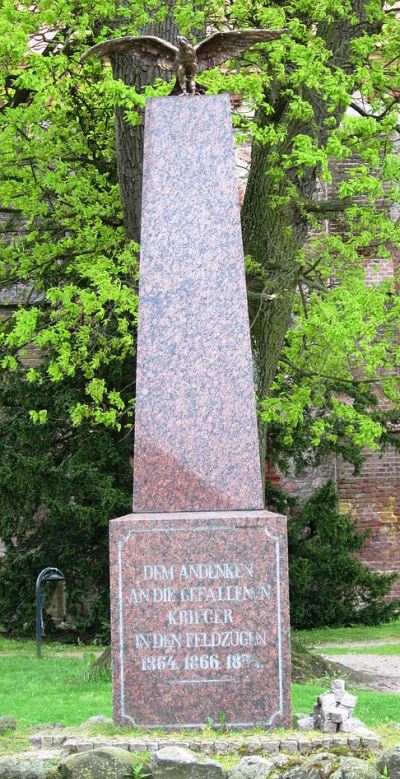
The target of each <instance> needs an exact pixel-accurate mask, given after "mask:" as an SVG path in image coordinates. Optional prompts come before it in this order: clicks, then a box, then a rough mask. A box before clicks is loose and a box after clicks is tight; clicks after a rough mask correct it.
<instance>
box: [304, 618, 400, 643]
mask: <svg viewBox="0 0 400 779" xmlns="http://www.w3.org/2000/svg"><path fill="white" fill-rule="evenodd" d="M295 635H296V636H297V637H298V638H300V639H301V641H304V643H305V644H310V645H316V644H333V643H335V642H337V643H340V644H345V643H350V642H351V641H387V643H390V639H396V640H398V641H400V620H397V621H395V622H388V623H386V624H384V625H373V626H370V625H356V626H354V627H350V628H314V629H313V630H298V631H295Z"/></svg>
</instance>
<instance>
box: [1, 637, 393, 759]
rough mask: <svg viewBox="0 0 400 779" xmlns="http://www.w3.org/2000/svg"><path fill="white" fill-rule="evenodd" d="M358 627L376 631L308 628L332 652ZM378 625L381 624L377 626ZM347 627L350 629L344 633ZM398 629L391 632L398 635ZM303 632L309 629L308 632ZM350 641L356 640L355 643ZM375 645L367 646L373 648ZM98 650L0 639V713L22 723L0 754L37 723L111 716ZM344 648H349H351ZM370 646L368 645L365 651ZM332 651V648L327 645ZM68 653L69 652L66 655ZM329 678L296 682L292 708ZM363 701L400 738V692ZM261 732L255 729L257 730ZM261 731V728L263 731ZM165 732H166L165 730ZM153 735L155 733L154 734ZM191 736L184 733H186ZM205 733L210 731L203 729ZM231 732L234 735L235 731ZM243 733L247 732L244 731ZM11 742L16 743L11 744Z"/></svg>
mask: <svg viewBox="0 0 400 779" xmlns="http://www.w3.org/2000/svg"><path fill="white" fill-rule="evenodd" d="M354 630H355V631H357V633H356V636H355V637H354V639H355V640H370V636H371V630H372V629H370V628H367V629H365V628H364V629H363V630H364V631H365V630H367V637H366V636H365V632H364V634H363V636H362V637H360V633H359V628H355V629H353V628H344V629H340V630H335V631H333V630H329V632H328V633H327V631H326V630H323V631H318V632H317V631H311V632H310V631H307V635H308V640H310V633H311V634H312V641H313V642H316V634H317V635H318V636H319V640H321V641H326V637H327V634H328V635H329V638H330V641H332V642H333V644H332V647H331V646H330V647H329V652H330V651H331V649H332V654H333V653H334V652H336V653H337V654H339V653H342V650H341V648H339V647H335V646H334V642H335V640H337V641H341V642H342V641H343V640H344V637H345V635H347V636H349V631H354ZM374 630H376V629H374ZM378 630H379V638H381V639H382V637H383V634H385V633H386V630H390V631H393V632H394V636H396V637H397V635H399V634H398V633H397V634H396V630H398V623H391V624H390V625H386V626H381V627H380V628H378ZM344 631H346V633H345V634H344ZM393 632H392V635H391V636H390V637H392V638H393ZM303 636H304V632H303ZM350 646H351V645H350ZM390 647H391V648H392V650H393V654H399V653H400V652H399V650H400V647H399V646H396V645H393V644H390V643H388V644H385V645H383V646H382V647H379V650H384V651H383V653H384V654H388V653H389V650H388V648H390ZM371 649H374V647H368V648H367V651H368V652H370V651H371ZM359 650H361V651H362V648H358V647H356V648H353V649H352V650H351V651H359ZM94 651H99V648H98V647H87V648H83V647H82V646H75V647H74V646H70V645H61V644H48V645H45V646H44V648H43V658H42V659H40V660H39V659H37V658H36V656H35V644H34V642H33V641H13V640H8V639H5V638H0V680H1V681H0V686H1V694H0V716H1V715H9V716H14V717H15V718H16V720H17V723H18V731H17V732H16V733H9V734H3V735H1V736H0V754H1V753H4V752H7V751H18V750H21V749H26V748H27V747H28V742H27V736H28V733H29V732H30V731H31V730H32V728H33V729H34V727H35V726H37V725H43V724H50V723H59V724H62V725H66V726H76V725H79V724H81V723H82V722H83V721H84V720H86V719H88V718H89V717H90V716H92V715H95V714H104V715H105V716H111V712H112V707H111V683H110V681H108V680H107V679H102V678H100V679H97V680H94V681H93V680H90V681H89V680H88V679H87V670H88V666H89V663H90V660H91V659H92V657H93V652H94ZM343 651H349V650H348V649H346V650H343ZM364 651H365V650H364ZM326 652H327V653H328V650H326ZM65 653H68V654H67V655H66V654H65ZM328 686H329V682H328V681H327V682H326V683H324V682H316V683H311V684H294V685H293V712H294V713H300V712H304V713H308V712H310V711H311V709H312V707H313V704H314V703H315V700H316V697H317V696H318V695H319V694H320V693H321V692H324V691H325V690H326V689H327V688H328ZM356 695H357V696H358V704H357V708H356V712H355V714H356V716H357V717H358V718H359V719H361V720H363V721H364V722H365V723H366V725H368V726H370V727H372V728H374V729H377V730H378V732H379V733H381V735H382V736H383V737H384V740H385V743H388V742H390V739H397V742H398V741H399V740H400V732H399V731H398V730H397V732H396V729H395V728H393V726H390V725H389V723H396V722H397V723H399V722H400V695H396V694H389V693H378V692H369V691H361V690H357V691H356ZM92 732H93V733H96V732H97V733H99V734H100V733H104V735H105V734H106V733H107V734H109V735H113V734H117V733H121V732H122V733H126V732H127V731H126V730H124V729H122V730H121V729H120V728H117V727H115V726H113V725H107V726H104V725H103V726H101V725H98V726H96V727H95V728H94V729H92ZM129 732H130V733H131V734H132V735H133V734H135V733H136V735H142V734H143V731H140V730H136V731H133V730H132V731H131V730H130V731H129ZM256 732H257V731H252V733H253V734H255V733H256ZM258 732H261V731H258ZM160 733H162V731H160ZM154 735H156V734H155V733H154ZM184 735H185V736H187V735H188V733H187V732H186V733H185V734H184V733H183V732H182V736H184ZM202 735H203V736H204V737H206V736H207V735H210V734H208V732H207V730H203V731H202ZM230 735H231V736H233V735H234V734H233V733H231V734H230ZM243 735H244V734H243ZM211 737H212V738H214V739H217V738H219V737H222V738H226V737H227V734H224V733H222V734H219V733H218V732H216V731H214V730H213V731H212V733H211ZM11 745H12V746H11Z"/></svg>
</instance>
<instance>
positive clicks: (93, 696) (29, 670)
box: [0, 650, 111, 726]
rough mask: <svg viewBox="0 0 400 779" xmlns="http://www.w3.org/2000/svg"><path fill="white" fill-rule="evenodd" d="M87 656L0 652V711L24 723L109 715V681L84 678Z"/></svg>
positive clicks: (66, 721) (69, 721) (64, 721)
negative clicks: (41, 655)
mask: <svg viewBox="0 0 400 779" xmlns="http://www.w3.org/2000/svg"><path fill="white" fill-rule="evenodd" d="M88 661H89V656H87V657H85V656H82V650H81V652H80V654H79V653H77V656H76V657H63V656H60V655H58V654H57V653H54V655H53V654H52V655H50V654H47V655H45V656H44V657H43V658H42V659H41V660H38V659H37V658H36V657H35V656H32V655H22V654H21V653H17V654H15V655H14V656H10V655H4V654H3V655H1V654H0V679H1V696H0V715H4V714H7V715H10V716H13V717H15V718H16V720H17V722H18V725H22V726H27V725H33V724H40V723H51V722H57V723H60V724H63V725H79V724H80V723H81V722H83V721H84V720H86V719H88V718H89V717H91V716H92V715H93V714H104V715H105V716H111V683H110V682H109V681H105V680H101V679H99V680H98V681H96V682H91V681H90V682H89V681H86V680H85V671H86V670H87V667H88Z"/></svg>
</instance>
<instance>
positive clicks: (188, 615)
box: [110, 511, 290, 727]
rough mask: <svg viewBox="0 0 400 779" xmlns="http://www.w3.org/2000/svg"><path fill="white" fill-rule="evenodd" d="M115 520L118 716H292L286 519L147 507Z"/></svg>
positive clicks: (193, 722)
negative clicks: (151, 510)
mask: <svg viewBox="0 0 400 779" xmlns="http://www.w3.org/2000/svg"><path fill="white" fill-rule="evenodd" d="M110 528H111V530H110V533H111V538H110V548H111V620H112V642H113V645H112V658H113V694H114V719H115V720H116V721H117V722H118V723H120V724H130V725H137V726H140V727H157V726H164V727H176V726H177V725H179V726H186V727H198V726H199V725H204V724H207V721H208V718H209V717H213V718H214V719H215V720H217V721H218V716H219V714H220V712H223V714H224V719H225V722H226V723H227V724H229V725H236V726H243V727H248V726H253V725H254V726H267V725H275V726H278V725H283V726H289V725H290V697H289V696H290V691H289V689H290V685H289V683H290V668H289V663H290V660H289V657H290V654H289V615H288V583H287V582H288V578H287V553H286V519H285V518H284V517H282V516H280V515H277V514H272V513H270V512H267V511H248V512H244V511H232V512H196V513H189V512H188V513H175V514H157V513H155V514H152V513H148V514H131V515H128V516H126V517H122V518H121V519H116V520H113V521H112V522H111V523H110Z"/></svg>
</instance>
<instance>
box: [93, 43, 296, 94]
mask: <svg viewBox="0 0 400 779" xmlns="http://www.w3.org/2000/svg"><path fill="white" fill-rule="evenodd" d="M285 32H287V29H286V28H285V29H283V30H252V29H248V30H227V31H226V32H215V33H213V35H209V37H208V38H204V40H202V41H200V43H198V44H197V45H195V46H194V45H192V44H191V43H190V41H188V39H187V38H185V37H184V36H183V35H179V36H178V39H177V40H178V46H173V44H172V43H168V41H164V40H162V39H161V38H157V37H156V36H155V35H140V36H134V35H126V36H125V37H124V38H112V39H111V40H109V41H104V42H103V43H97V44H96V45H95V46H92V48H91V49H88V50H87V51H85V53H84V54H83V55H82V57H81V60H80V61H81V62H83V61H84V60H85V59H87V57H91V56H92V55H93V54H96V55H97V56H98V57H107V56H109V55H110V54H130V55H132V56H133V57H136V58H137V59H138V60H140V61H141V62H144V63H145V64H146V65H152V66H153V67H159V68H161V69H162V70H169V71H174V72H175V75H176V79H177V84H178V86H179V90H178V91H179V92H180V94H182V95H188V94H190V95H194V94H196V76H197V74H198V73H201V71H202V70H208V69H209V68H214V67H216V66H217V65H221V64H222V63H223V62H226V60H228V59H232V58H233V57H237V56H238V54H240V53H241V52H242V51H245V49H247V48H248V47H249V46H252V45H253V44H254V43H267V42H268V41H273V40H276V39H277V38H280V37H281V36H282V35H284V33H285ZM173 91H175V90H173Z"/></svg>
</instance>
